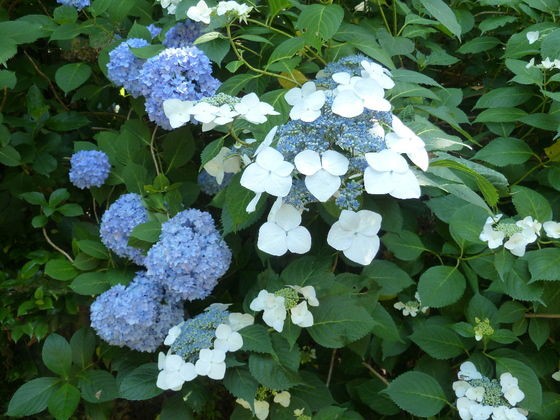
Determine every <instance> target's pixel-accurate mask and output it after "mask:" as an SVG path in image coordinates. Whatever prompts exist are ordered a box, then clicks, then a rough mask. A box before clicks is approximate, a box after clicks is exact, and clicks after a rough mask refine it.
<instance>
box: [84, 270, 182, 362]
mask: <svg viewBox="0 0 560 420" xmlns="http://www.w3.org/2000/svg"><path fill="white" fill-rule="evenodd" d="M163 299H164V292H163V288H162V287H161V286H160V285H158V284H157V283H154V282H153V281H152V280H150V279H148V278H147V277H146V276H145V272H139V273H137V274H136V277H134V279H133V280H132V282H131V283H130V284H129V285H128V286H126V287H125V286H123V285H122V284H119V285H116V286H113V287H112V288H111V289H109V290H107V291H106V292H105V293H103V294H101V295H99V296H98V297H97V299H95V301H94V302H93V303H92V304H91V326H92V328H93V329H94V330H95V331H96V332H97V334H98V335H99V337H101V338H102V339H103V340H105V341H106V342H107V343H109V344H111V345H114V346H119V347H123V346H127V347H130V348H131V349H133V350H138V351H146V352H153V351H155V350H156V349H157V348H158V347H159V346H160V345H161V344H162V343H163V340H164V339H165V336H166V335H167V332H168V331H169V329H170V328H171V327H172V326H173V325H176V324H178V323H179V322H181V320H182V319H183V315H184V314H183V309H182V307H181V306H180V305H176V304H167V303H162V301H163Z"/></svg>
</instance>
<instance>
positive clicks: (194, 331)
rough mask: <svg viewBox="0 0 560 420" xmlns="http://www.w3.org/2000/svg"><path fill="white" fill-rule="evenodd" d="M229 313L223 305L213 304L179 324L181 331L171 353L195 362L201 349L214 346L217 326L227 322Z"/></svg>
mask: <svg viewBox="0 0 560 420" xmlns="http://www.w3.org/2000/svg"><path fill="white" fill-rule="evenodd" d="M228 315H229V312H228V311H227V310H225V309H224V308H223V305H211V306H210V307H209V308H208V309H207V310H206V311H204V312H202V313H200V314H198V315H197V316H195V317H194V318H190V319H187V320H186V321H184V322H182V323H181V324H180V325H179V327H180V328H181V332H180V334H179V336H178V337H177V338H176V339H175V341H173V344H171V347H170V351H171V353H173V354H178V355H179V356H181V357H182V358H183V359H184V360H185V361H187V362H191V363H195V362H196V360H197V359H198V353H199V351H200V350H202V349H208V348H211V347H212V341H213V340H214V338H215V333H216V328H218V325H220V324H226V323H227V320H228Z"/></svg>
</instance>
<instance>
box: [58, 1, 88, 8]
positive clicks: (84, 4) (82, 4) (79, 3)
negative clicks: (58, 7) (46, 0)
mask: <svg viewBox="0 0 560 420" xmlns="http://www.w3.org/2000/svg"><path fill="white" fill-rule="evenodd" d="M56 2H57V3H58V4H62V5H63V6H72V7H75V8H76V9H78V10H82V9H83V8H84V7H88V6H89V5H90V1H89V0H56Z"/></svg>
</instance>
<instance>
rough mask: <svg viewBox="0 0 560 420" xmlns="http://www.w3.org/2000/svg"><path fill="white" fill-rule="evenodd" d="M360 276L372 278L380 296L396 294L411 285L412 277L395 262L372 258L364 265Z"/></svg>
mask: <svg viewBox="0 0 560 420" xmlns="http://www.w3.org/2000/svg"><path fill="white" fill-rule="evenodd" d="M362 276H365V277H367V278H368V279H371V280H373V281H374V282H375V283H376V284H377V285H378V286H379V287H380V290H379V295H380V296H387V297H389V296H396V295H397V293H399V292H401V291H402V290H404V289H406V288H407V287H408V286H410V285H412V283H413V282H412V279H411V278H410V276H409V275H408V274H407V273H406V271H404V270H402V269H401V268H399V266H397V265H396V264H395V263H392V262H390V261H384V260H373V261H372V263H371V264H370V265H368V266H367V267H364V269H363V270H362Z"/></svg>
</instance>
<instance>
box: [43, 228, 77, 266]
mask: <svg viewBox="0 0 560 420" xmlns="http://www.w3.org/2000/svg"><path fill="white" fill-rule="evenodd" d="M43 236H44V237H45V239H46V240H47V242H48V243H49V245H50V246H52V247H53V248H54V249H56V250H57V251H58V252H60V253H61V254H62V255H64V256H65V257H66V259H67V260H68V261H70V262H71V263H72V264H73V263H74V260H73V259H72V257H71V256H70V255H68V254H67V253H66V251H64V250H63V249H61V248H59V247H58V245H56V244H55V243H54V242H53V241H51V238H49V235H48V234H47V230H46V229H45V228H43Z"/></svg>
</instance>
